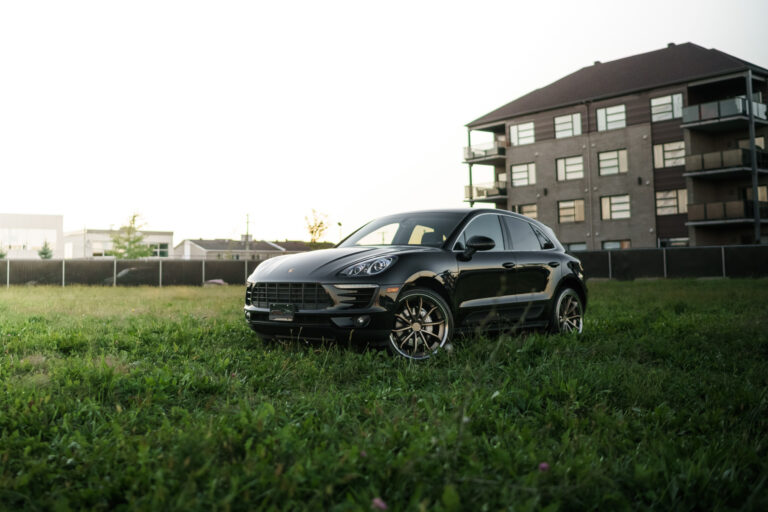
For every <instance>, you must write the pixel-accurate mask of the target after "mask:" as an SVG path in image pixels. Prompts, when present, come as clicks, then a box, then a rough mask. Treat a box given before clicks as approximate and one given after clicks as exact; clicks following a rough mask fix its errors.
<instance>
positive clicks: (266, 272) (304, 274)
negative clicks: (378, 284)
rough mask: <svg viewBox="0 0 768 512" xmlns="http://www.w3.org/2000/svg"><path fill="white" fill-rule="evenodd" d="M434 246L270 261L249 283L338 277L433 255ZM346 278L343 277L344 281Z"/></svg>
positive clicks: (322, 252)
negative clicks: (388, 259)
mask: <svg viewBox="0 0 768 512" xmlns="http://www.w3.org/2000/svg"><path fill="white" fill-rule="evenodd" d="M439 250H440V249H437V248H434V247H418V246H417V247H414V246H391V247H339V248H336V249H323V250H319V251H309V252H303V253H299V254H291V255H287V256H278V257H276V258H270V259H268V260H267V261H265V262H264V263H262V264H260V265H259V266H258V267H256V270H255V271H254V272H253V274H251V277H249V278H248V279H249V281H271V282H280V281H294V282H296V281H317V280H322V279H330V278H333V277H335V276H336V275H337V274H338V273H339V272H341V271H342V270H344V269H345V268H347V267H349V266H351V265H354V264H355V263H357V262H360V261H364V260H369V259H375V258H381V257H384V256H399V255H403V254H408V253H414V252H427V251H429V252H433V251H439ZM342 279H343V278H342Z"/></svg>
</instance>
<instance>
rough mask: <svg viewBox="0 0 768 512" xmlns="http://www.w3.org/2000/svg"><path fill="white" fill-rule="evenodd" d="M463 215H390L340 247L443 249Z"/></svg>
mask: <svg viewBox="0 0 768 512" xmlns="http://www.w3.org/2000/svg"><path fill="white" fill-rule="evenodd" d="M465 215H466V213H463V212H444V213H435V212H430V213H418V212H416V213H411V214H401V215H391V216H389V217H383V218H381V219H376V220H374V221H371V222H369V223H368V224H366V225H365V226H363V227H362V228H360V229H358V230H357V231H356V232H354V233H353V234H352V235H350V236H349V237H348V238H347V239H346V240H344V241H343V242H341V243H340V244H339V247H356V246H362V245H365V246H371V245H376V246H382V245H426V246H430V247H440V246H442V245H443V243H444V242H445V240H446V239H447V238H448V237H449V236H450V235H451V233H453V231H454V229H456V226H458V224H459V222H461V220H462V219H463V218H464V216H465Z"/></svg>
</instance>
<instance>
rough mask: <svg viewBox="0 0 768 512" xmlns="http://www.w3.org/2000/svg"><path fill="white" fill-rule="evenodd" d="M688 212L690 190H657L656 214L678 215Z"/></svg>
mask: <svg viewBox="0 0 768 512" xmlns="http://www.w3.org/2000/svg"><path fill="white" fill-rule="evenodd" d="M687 212H688V191H687V190H686V189H684V188H681V189H677V190H660V191H658V192H656V215H676V214H678V213H687Z"/></svg>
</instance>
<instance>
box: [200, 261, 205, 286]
mask: <svg viewBox="0 0 768 512" xmlns="http://www.w3.org/2000/svg"><path fill="white" fill-rule="evenodd" d="M200 286H205V260H203V282H202V283H200Z"/></svg>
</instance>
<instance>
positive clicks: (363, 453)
mask: <svg viewBox="0 0 768 512" xmlns="http://www.w3.org/2000/svg"><path fill="white" fill-rule="evenodd" d="M367 456H368V452H366V451H365V450H360V457H362V458H363V459H364V458H366V457H367Z"/></svg>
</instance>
